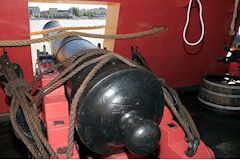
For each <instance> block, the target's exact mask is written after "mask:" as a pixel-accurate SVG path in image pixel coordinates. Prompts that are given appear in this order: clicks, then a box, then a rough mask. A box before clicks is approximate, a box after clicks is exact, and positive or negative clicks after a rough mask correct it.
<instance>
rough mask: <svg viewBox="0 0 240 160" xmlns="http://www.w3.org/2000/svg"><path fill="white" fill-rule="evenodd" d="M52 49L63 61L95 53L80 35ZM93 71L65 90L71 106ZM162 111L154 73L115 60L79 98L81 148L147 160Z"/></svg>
mask: <svg viewBox="0 0 240 160" xmlns="http://www.w3.org/2000/svg"><path fill="white" fill-rule="evenodd" d="M59 26H61V25H60V24H59V22H57V21H50V22H48V23H47V24H46V25H45V26H44V29H48V28H52V27H59ZM61 32H65V31H61ZM49 34H50V35H54V34H56V32H54V33H49ZM50 45H51V50H52V54H53V55H54V56H55V59H56V60H57V61H59V62H61V61H63V60H65V59H66V58H68V57H70V56H73V55H76V54H78V53H80V52H81V51H84V50H87V49H93V48H97V47H96V46H94V45H93V44H92V43H91V42H89V41H87V40H85V39H83V38H81V37H77V36H69V37H65V38H60V39H58V40H54V41H51V42H50ZM99 50H100V49H99ZM91 58H94V57H91ZM91 58H90V59H91ZM79 65H80V64H79ZM65 67H66V66H65ZM92 68H93V65H92V66H89V67H86V68H85V69H84V70H83V71H81V72H80V73H78V74H77V75H75V76H74V77H73V78H72V79H71V80H69V81H68V82H67V84H66V85H65V88H66V92H67V96H68V99H69V100H70V102H71V99H72V98H73V95H74V94H75V93H76V90H77V89H78V88H79V86H80V84H81V83H82V82H83V80H84V78H85V77H86V76H87V74H88V72H89V71H90V70H91V69H92ZM163 106H164V98H163V93H162V86H161V83H160V82H159V81H158V79H157V78H156V77H155V76H154V75H153V74H152V73H151V72H150V71H147V70H144V69H140V68H133V67H130V66H128V65H126V64H124V63H123V62H121V61H119V60H117V59H112V60H111V61H110V62H108V63H107V64H106V65H104V67H102V68H101V69H100V70H99V71H98V72H97V74H96V75H95V77H94V78H93V79H92V80H91V82H90V83H89V84H88V87H87V88H86V90H85V92H84V94H83V96H82V97H81V100H80V103H79V105H78V111H77V123H76V128H77V132H78V135H79V137H80V139H81V141H82V142H83V144H84V145H85V146H87V147H88V148H89V149H91V150H92V151H94V152H96V153H98V154H104V155H109V154H114V153H119V152H123V151H125V150H126V149H127V150H128V151H129V152H130V153H132V154H135V155H147V154H150V153H152V152H153V151H154V150H155V149H156V148H157V147H158V145H159V140H160V129H159V127H158V125H159V123H160V121H161V118H162V114H163Z"/></svg>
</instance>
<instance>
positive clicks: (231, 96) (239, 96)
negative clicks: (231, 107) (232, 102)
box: [201, 87, 240, 98]
mask: <svg viewBox="0 0 240 160" xmlns="http://www.w3.org/2000/svg"><path fill="white" fill-rule="evenodd" d="M201 90H203V91H204V92H207V93H209V94H212V95H214V96H220V97H224V98H240V95H231V94H223V93H218V92H214V91H211V90H207V89H206V88H204V87H201Z"/></svg>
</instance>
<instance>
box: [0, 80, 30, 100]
mask: <svg viewBox="0 0 240 160" xmlns="http://www.w3.org/2000/svg"><path fill="white" fill-rule="evenodd" d="M18 88H21V90H24V91H26V92H27V91H29V89H30V86H29V84H28V83H27V82H26V81H25V80H23V79H16V80H11V81H9V82H8V83H7V85H6V86H5V89H4V90H5V93H6V95H8V96H10V97H12V96H13V95H14V93H15V91H16V89H18Z"/></svg>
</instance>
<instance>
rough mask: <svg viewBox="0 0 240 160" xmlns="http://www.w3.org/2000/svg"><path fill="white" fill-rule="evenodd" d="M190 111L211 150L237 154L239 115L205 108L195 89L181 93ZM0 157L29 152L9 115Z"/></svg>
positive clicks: (223, 155) (226, 155)
mask: <svg viewBox="0 0 240 160" xmlns="http://www.w3.org/2000/svg"><path fill="white" fill-rule="evenodd" d="M180 98H181V100H182V102H183V104H184V105H186V107H187V108H188V110H189V112H190V114H191V115H192V117H193V119H194V121H195V123H196V125H197V127H198V130H199V132H200V135H201V138H202V140H203V141H204V142H205V143H206V144H207V145H208V146H209V147H210V148H212V150H213V151H214V153H215V155H216V158H240V152H239V150H240V145H239V144H240V136H239V132H240V117H239V116H229V115H223V114H219V113H216V112H213V111H210V110H208V109H206V108H204V107H203V106H202V105H201V104H200V103H199V102H198V100H197V92H191V93H183V94H180ZM0 127H1V130H0V158H27V157H28V156H27V155H28V152H27V149H26V148H25V147H24V145H23V143H22V142H21V141H19V140H18V139H17V138H16V137H15V135H14V133H13V132H12V128H11V125H10V122H9V120H8V119H5V120H2V121H0Z"/></svg>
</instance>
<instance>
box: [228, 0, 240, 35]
mask: <svg viewBox="0 0 240 160" xmlns="http://www.w3.org/2000/svg"><path fill="white" fill-rule="evenodd" d="M238 5H239V0H235V2H234V10H233V15H232V22H231V26H230V31H229V35H230V36H233V35H235V33H236V32H235V31H234V29H235V23H236V19H237V16H238Z"/></svg>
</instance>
